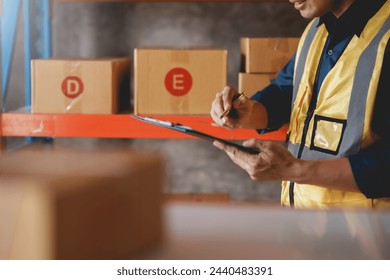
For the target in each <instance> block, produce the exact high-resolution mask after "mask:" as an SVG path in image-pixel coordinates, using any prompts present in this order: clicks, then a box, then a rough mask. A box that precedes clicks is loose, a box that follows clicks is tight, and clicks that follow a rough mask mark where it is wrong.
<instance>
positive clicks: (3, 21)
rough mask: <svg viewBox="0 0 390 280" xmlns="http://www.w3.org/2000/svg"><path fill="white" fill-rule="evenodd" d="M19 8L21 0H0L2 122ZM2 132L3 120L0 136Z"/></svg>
mask: <svg viewBox="0 0 390 280" xmlns="http://www.w3.org/2000/svg"><path fill="white" fill-rule="evenodd" d="M19 10H20V1H19V0H0V38H1V40H0V61H1V66H0V122H1V121H2V113H3V112H4V111H5V106H6V99H7V93H8V82H9V77H10V73H11V64H12V57H13V50H14V43H15V34H16V26H17V22H18V16H19ZM1 132H2V122H1V128H0V136H1V135H2V133H1ZM3 150H5V138H3V139H1V140H0V151H3Z"/></svg>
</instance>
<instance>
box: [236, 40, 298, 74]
mask: <svg viewBox="0 0 390 280" xmlns="http://www.w3.org/2000/svg"><path fill="white" fill-rule="evenodd" d="M298 43H299V38H241V40H240V45H241V72H245V73H275V72H279V71H280V70H281V69H282V68H283V67H284V66H285V65H286V63H287V62H288V61H289V60H290V59H291V57H292V56H293V54H294V53H295V52H296V50H297V48H298Z"/></svg>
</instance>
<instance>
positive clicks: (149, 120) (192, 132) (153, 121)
mask: <svg viewBox="0 0 390 280" xmlns="http://www.w3.org/2000/svg"><path fill="white" fill-rule="evenodd" d="M131 117H132V118H134V119H137V120H140V121H143V122H146V123H149V124H153V125H157V126H161V127H165V128H168V129H172V130H175V131H179V132H182V133H185V134H188V135H191V136H195V137H197V138H200V139H204V140H207V141H210V142H214V141H219V142H221V143H224V144H226V145H229V146H233V147H236V148H237V149H239V150H241V151H244V152H247V153H249V154H259V153H260V151H258V150H256V149H253V148H248V147H244V146H242V145H240V144H237V143H234V142H231V141H227V140H224V139H221V138H218V137H215V136H212V135H209V134H206V133H203V132H200V131H198V130H194V129H192V128H191V127H188V126H184V125H181V124H178V123H172V122H169V121H161V120H158V119H154V118H150V117H139V116H135V115H131Z"/></svg>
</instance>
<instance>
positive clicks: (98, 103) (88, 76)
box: [31, 58, 130, 114]
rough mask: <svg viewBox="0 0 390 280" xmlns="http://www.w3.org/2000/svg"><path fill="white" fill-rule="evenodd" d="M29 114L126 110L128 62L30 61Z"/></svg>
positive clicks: (128, 95)
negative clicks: (30, 92)
mask: <svg viewBox="0 0 390 280" xmlns="http://www.w3.org/2000/svg"><path fill="white" fill-rule="evenodd" d="M31 68H32V69H31V75H32V76H31V82H32V88H31V91H32V100H31V112H32V113H82V114H113V113H117V112H118V111H120V110H124V109H128V108H129V107H130V74H129V71H130V59H128V58H113V59H34V60H32V62H31Z"/></svg>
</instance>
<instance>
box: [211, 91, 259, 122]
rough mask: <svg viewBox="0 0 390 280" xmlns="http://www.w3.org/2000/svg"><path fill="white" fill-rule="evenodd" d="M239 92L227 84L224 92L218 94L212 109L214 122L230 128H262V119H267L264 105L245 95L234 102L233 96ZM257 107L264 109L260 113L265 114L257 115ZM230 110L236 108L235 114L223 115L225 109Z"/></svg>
mask: <svg viewBox="0 0 390 280" xmlns="http://www.w3.org/2000/svg"><path fill="white" fill-rule="evenodd" d="M238 94H239V93H238V92H237V91H236V90H235V89H234V88H232V87H229V86H226V87H225V88H224V89H223V91H222V92H219V93H217V94H216V96H215V99H214V101H213V103H212V105H211V111H210V115H211V117H212V119H213V121H214V123H215V124H216V125H217V126H222V127H225V128H228V129H235V128H262V127H261V126H262V119H263V120H264V119H265V120H266V112H265V109H264V107H263V105H261V104H260V103H257V102H253V101H252V100H250V99H249V98H247V97H245V96H242V97H240V98H238V99H237V100H235V101H234V102H232V99H233V97H234V96H236V95H238ZM256 109H260V110H262V111H260V113H263V116H261V115H260V116H259V115H256V114H255V113H256ZM229 110H235V114H228V115H227V116H224V117H221V116H222V115H223V113H224V112H225V111H229ZM264 112H265V117H264Z"/></svg>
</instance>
